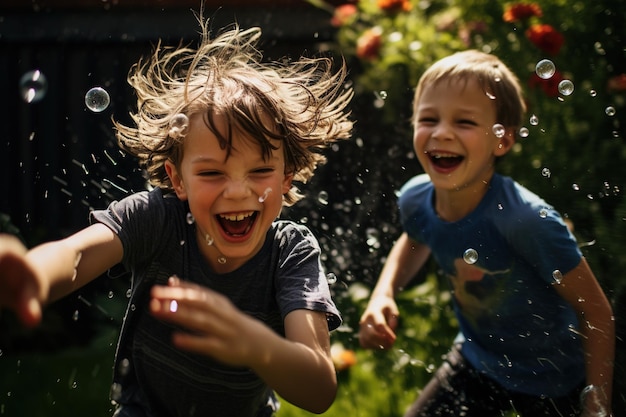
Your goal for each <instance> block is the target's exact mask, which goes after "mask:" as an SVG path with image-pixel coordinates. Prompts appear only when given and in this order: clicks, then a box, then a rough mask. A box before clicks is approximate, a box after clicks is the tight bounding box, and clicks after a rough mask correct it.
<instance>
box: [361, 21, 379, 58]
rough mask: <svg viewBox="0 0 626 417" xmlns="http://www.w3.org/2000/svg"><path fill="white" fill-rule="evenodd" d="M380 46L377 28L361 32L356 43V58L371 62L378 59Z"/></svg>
mask: <svg viewBox="0 0 626 417" xmlns="http://www.w3.org/2000/svg"><path fill="white" fill-rule="evenodd" d="M381 44H382V39H381V30H380V28H378V27H375V28H371V29H368V30H366V31H365V32H363V34H362V35H361V37H359V39H357V41H356V56H358V57H359V58H361V59H367V60H373V59H376V58H378V53H379V52H380V46H381Z"/></svg>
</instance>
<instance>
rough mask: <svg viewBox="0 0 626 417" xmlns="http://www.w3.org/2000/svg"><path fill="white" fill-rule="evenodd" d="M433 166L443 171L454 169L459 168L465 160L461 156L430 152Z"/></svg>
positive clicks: (429, 155)
mask: <svg viewBox="0 0 626 417" xmlns="http://www.w3.org/2000/svg"><path fill="white" fill-rule="evenodd" d="M428 157H429V158H430V161H431V162H432V164H433V165H434V166H435V167H437V168H441V169H452V168H455V167H456V166H458V165H459V164H460V163H461V162H462V161H463V159H464V157H463V156H461V155H456V154H451V153H438V152H437V153H435V152H428Z"/></svg>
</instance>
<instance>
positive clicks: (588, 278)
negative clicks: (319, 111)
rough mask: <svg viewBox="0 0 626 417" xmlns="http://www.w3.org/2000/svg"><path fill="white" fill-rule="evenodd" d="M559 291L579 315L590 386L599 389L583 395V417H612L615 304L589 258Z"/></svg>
mask: <svg viewBox="0 0 626 417" xmlns="http://www.w3.org/2000/svg"><path fill="white" fill-rule="evenodd" d="M555 287H556V290H557V291H558V293H559V294H560V295H561V296H562V297H563V298H564V299H565V300H567V301H568V302H569V303H570V304H571V305H572V306H573V307H574V309H575V310H576V313H577V314H578V322H579V331H580V333H581V336H582V337H581V339H582V343H583V348H584V352H585V360H586V374H587V381H586V384H587V386H588V387H590V386H593V387H594V388H595V389H592V390H591V391H589V393H588V394H586V395H583V407H584V409H583V413H582V414H581V416H585V417H586V416H596V415H606V416H611V415H612V414H611V394H612V387H613V361H614V357H615V321H614V318H613V310H612V308H611V304H610V303H609V300H608V299H607V298H606V295H605V294H604V291H602V288H601V287H600V285H599V284H598V281H597V280H596V278H595V276H594V274H593V272H592V271H591V269H590V268H589V265H588V264H587V261H586V260H585V258H582V259H581V261H580V263H579V264H578V266H577V267H576V268H574V269H573V270H571V271H570V272H568V273H567V274H565V276H564V277H563V279H562V280H561V281H560V283H557V284H555ZM602 409H603V410H602ZM601 411H604V413H605V414H601Z"/></svg>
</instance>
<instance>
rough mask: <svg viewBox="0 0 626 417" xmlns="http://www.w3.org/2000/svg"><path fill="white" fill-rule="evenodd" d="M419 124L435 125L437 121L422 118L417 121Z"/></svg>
mask: <svg viewBox="0 0 626 417" xmlns="http://www.w3.org/2000/svg"><path fill="white" fill-rule="evenodd" d="M417 123H421V124H435V123H437V119H436V118H435V117H420V118H419V119H418V120H417Z"/></svg>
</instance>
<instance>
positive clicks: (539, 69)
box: [535, 59, 556, 80]
mask: <svg viewBox="0 0 626 417" xmlns="http://www.w3.org/2000/svg"><path fill="white" fill-rule="evenodd" d="M535 72H536V73H537V75H538V76H539V77H540V78H543V79H544V80H547V79H548V78H551V77H552V76H553V75H554V73H555V72H556V67H555V66H554V62H552V61H550V60H549V59H542V60H541V61H539V62H537V65H536V66H535Z"/></svg>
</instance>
